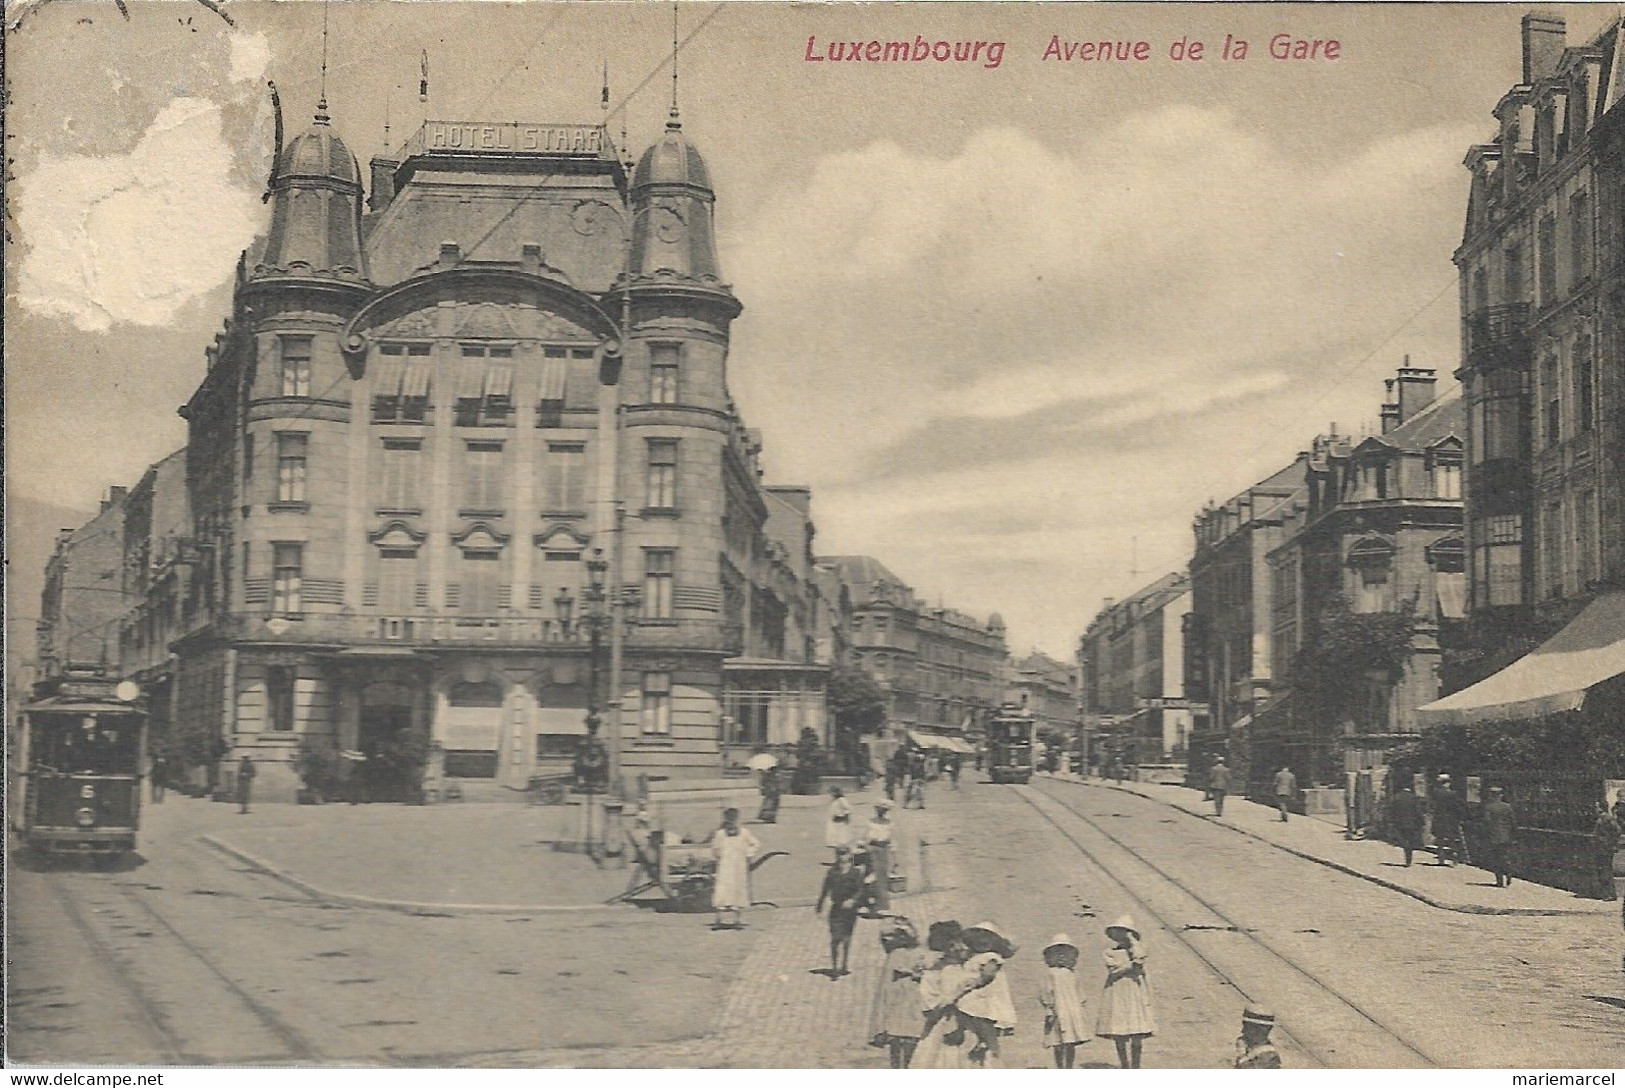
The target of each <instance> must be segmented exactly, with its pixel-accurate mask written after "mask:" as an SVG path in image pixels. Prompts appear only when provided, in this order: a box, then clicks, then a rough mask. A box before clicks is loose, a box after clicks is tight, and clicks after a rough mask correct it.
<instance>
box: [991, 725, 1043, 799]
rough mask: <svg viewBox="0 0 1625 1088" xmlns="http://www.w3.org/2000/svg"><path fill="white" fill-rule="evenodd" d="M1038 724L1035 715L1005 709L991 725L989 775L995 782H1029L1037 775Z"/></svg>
mask: <svg viewBox="0 0 1625 1088" xmlns="http://www.w3.org/2000/svg"><path fill="white" fill-rule="evenodd" d="M1036 729H1037V722H1036V721H1034V720H1033V717H1032V715H1031V714H1028V713H1027V712H1026V711H1025V710H1021V709H1019V708H1016V707H1005V708H1003V709H1001V710H1000V711H999V712H998V714H996V715H994V717H993V720H992V721H990V722H988V726H987V773H988V778H989V779H990V780H991V781H993V782H1015V783H1025V782H1027V781H1029V780H1030V779H1031V778H1032V776H1033V758H1034V753H1033V739H1034V732H1035V730H1036Z"/></svg>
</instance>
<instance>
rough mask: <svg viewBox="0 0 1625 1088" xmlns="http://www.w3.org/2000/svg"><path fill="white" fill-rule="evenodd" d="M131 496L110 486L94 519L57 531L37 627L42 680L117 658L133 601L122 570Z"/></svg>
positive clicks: (110, 664)
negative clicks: (126, 510) (122, 628)
mask: <svg viewBox="0 0 1625 1088" xmlns="http://www.w3.org/2000/svg"><path fill="white" fill-rule="evenodd" d="M128 500H129V495H128V492H127V490H126V489H125V488H122V487H115V488H112V489H111V490H110V491H109V492H108V497H107V498H106V499H104V500H102V504H101V510H99V511H98V512H97V514H96V516H95V517H94V518H91V519H90V520H89V521H88V522H86V523H85V524H84V525H81V526H80V527H79V528H77V529H63V530H61V531H60V532H59V533H58V535H57V539H56V549H55V551H53V552H52V554H51V558H50V559H49V560H48V561H47V562H46V565H45V586H44V589H43V591H42V593H41V596H40V613H39V622H38V624H37V628H36V631H37V636H38V643H37V645H38V647H39V651H38V652H39V677H38V678H39V679H40V680H51V679H54V678H56V677H59V676H61V675H62V673H63V671H64V670H66V669H67V668H68V666H70V665H106V666H113V665H115V664H116V663H117V661H118V636H119V623H120V621H121V620H122V618H123V616H124V613H125V610H126V609H128V607H129V602H130V597H129V596H128V591H127V589H126V587H125V585H124V575H123V565H124V507H125V504H126V502H128Z"/></svg>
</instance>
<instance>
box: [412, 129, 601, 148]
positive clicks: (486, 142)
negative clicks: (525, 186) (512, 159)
mask: <svg viewBox="0 0 1625 1088" xmlns="http://www.w3.org/2000/svg"><path fill="white" fill-rule="evenodd" d="M414 142H415V143H417V144H418V147H417V148H415V149H412V150H416V151H427V152H436V151H471V152H481V151H495V152H507V153H510V154H529V155H582V156H596V155H601V154H603V153H604V152H605V150H606V149H607V148H608V141H607V140H606V139H605V138H604V130H603V129H602V128H600V127H598V126H597V125H543V124H528V123H525V122H503V121H494V122H493V121H426V122H424V125H423V128H422V129H421V130H420V131H419V132H418V136H417V139H416V140H415V141H414Z"/></svg>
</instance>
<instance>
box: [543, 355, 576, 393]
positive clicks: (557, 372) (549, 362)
mask: <svg viewBox="0 0 1625 1088" xmlns="http://www.w3.org/2000/svg"><path fill="white" fill-rule="evenodd" d="M569 378H570V360H568V359H543V360H542V395H541V399H542V400H553V401H562V400H563V399H564V387H565V384H566V383H567V382H568V381H569Z"/></svg>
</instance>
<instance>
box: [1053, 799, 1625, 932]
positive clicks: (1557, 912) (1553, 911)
mask: <svg viewBox="0 0 1625 1088" xmlns="http://www.w3.org/2000/svg"><path fill="white" fill-rule="evenodd" d="M1061 781H1065V780H1064V779H1062V780H1061ZM1080 784H1081V785H1084V786H1095V787H1096V788H1098V789H1108V790H1114V791H1116V792H1118V793H1129V794H1133V795H1134V796H1135V797H1142V798H1144V799H1145V800H1147V801H1153V802H1156V803H1157V804H1161V805H1167V806H1168V807H1169V808H1171V809H1174V810H1175V811H1177V812H1183V813H1184V814H1185V815H1187V816H1189V817H1191V818H1193V819H1197V820H1202V821H1204V822H1206V823H1210V824H1212V825H1213V826H1215V827H1223V828H1227V829H1229V830H1231V831H1234V832H1235V833H1236V834H1238V835H1245V836H1246V837H1247V838H1249V839H1253V840H1255V841H1257V842H1261V843H1264V844H1266V845H1268V846H1273V847H1275V848H1276V849H1277V850H1281V851H1284V852H1286V853H1288V854H1291V855H1293V856H1294V857H1299V858H1302V859H1304V860H1305V861H1312V862H1314V863H1316V864H1317V865H1324V866H1326V867H1327V868H1328V869H1336V870H1337V871H1338V872H1340V873H1344V874H1347V875H1348V876H1352V877H1358V878H1359V879H1361V880H1364V881H1368V882H1370V883H1372V884H1375V885H1377V886H1378V887H1382V888H1387V889H1388V890H1389V891H1395V892H1399V893H1400V894H1401V895H1408V896H1410V897H1411V898H1412V899H1416V900H1419V901H1421V902H1423V903H1426V904H1427V905H1428V906H1430V907H1435V908H1437V909H1439V910H1448V911H1452V912H1454V913H1456V914H1485V915H1503V916H1507V917H1522V918H1587V917H1590V916H1591V915H1594V914H1602V913H1604V912H1603V911H1598V910H1577V909H1573V908H1569V907H1492V906H1488V905H1486V904H1482V903H1454V902H1450V901H1448V900H1444V899H1436V898H1434V897H1433V896H1431V895H1428V894H1427V893H1426V892H1421V891H1417V890H1416V889H1415V888H1410V887H1407V886H1405V885H1404V884H1400V883H1398V882H1397V881H1393V880H1387V879H1385V878H1383V877H1380V876H1374V875H1372V874H1371V873H1367V872H1363V871H1361V870H1359V869H1356V868H1354V867H1353V866H1350V865H1344V864H1343V863H1342V862H1338V861H1332V860H1331V859H1330V858H1323V857H1321V856H1320V855H1318V854H1311V853H1309V852H1308V851H1307V850H1299V849H1298V848H1296V847H1293V846H1288V845H1286V844H1285V843H1282V842H1276V841H1275V840H1274V839H1271V838H1268V837H1267V836H1264V835H1260V834H1258V832H1256V831H1249V830H1247V829H1246V828H1245V827H1239V826H1237V825H1236V824H1233V823H1221V822H1219V821H1218V820H1216V819H1213V818H1210V817H1209V816H1208V814H1207V813H1205V812H1196V811H1194V810H1192V809H1188V808H1186V807H1185V806H1184V805H1181V804H1179V803H1178V802H1176V801H1164V800H1163V799H1162V798H1160V797H1153V796H1151V795H1150V794H1145V793H1141V792H1140V791H1139V790H1132V789H1128V788H1127V787H1125V786H1117V785H1108V784H1106V783H1104V782H1102V783H1098V784H1097V783H1094V782H1082V783H1080Z"/></svg>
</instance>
